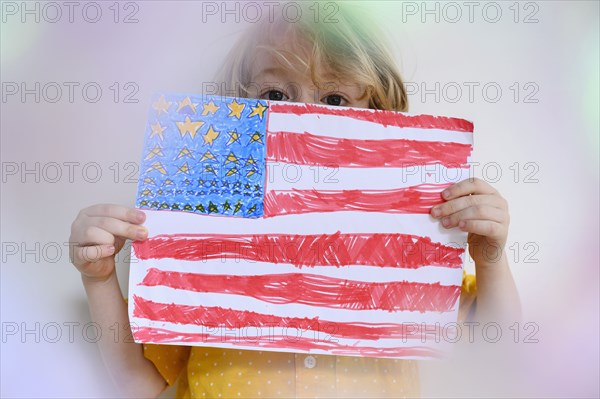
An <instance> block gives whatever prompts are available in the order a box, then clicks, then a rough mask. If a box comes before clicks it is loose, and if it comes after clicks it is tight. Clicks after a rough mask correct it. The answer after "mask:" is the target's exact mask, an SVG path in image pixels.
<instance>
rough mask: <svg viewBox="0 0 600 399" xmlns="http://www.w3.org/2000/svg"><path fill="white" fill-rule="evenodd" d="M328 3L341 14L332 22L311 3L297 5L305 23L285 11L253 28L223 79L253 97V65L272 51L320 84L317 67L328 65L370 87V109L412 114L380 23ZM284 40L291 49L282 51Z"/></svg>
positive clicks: (344, 77)
mask: <svg viewBox="0 0 600 399" xmlns="http://www.w3.org/2000/svg"><path fill="white" fill-rule="evenodd" d="M303 3H304V4H303ZM309 3H313V2H309ZM314 4H315V3H313V5H314ZM327 4H335V6H336V8H335V10H336V11H337V12H335V14H334V15H332V16H331V18H330V19H329V20H327V19H326V18H325V16H324V15H323V16H321V18H320V19H319V20H316V21H315V14H314V9H308V6H307V5H306V2H295V5H296V6H297V7H300V9H301V10H302V17H301V18H300V20H299V21H297V22H290V21H289V20H286V18H284V17H283V15H282V13H281V14H279V17H277V15H278V14H275V18H274V19H273V20H272V22H271V21H269V20H268V19H265V20H264V21H263V22H260V23H258V24H256V25H255V26H253V27H252V28H251V29H250V30H249V31H248V32H245V34H244V35H243V37H242V38H241V39H240V40H239V41H238V42H237V43H236V45H235V46H234V48H233V49H232V50H231V51H230V53H229V55H228V56H227V58H226V60H225V63H224V65H223V67H222V68H221V73H220V75H219V76H218V78H217V81H219V82H222V83H224V85H225V86H226V87H229V88H230V89H233V92H234V93H235V95H236V96H237V97H249V95H248V91H249V86H250V85H251V84H252V82H251V79H252V77H251V70H252V65H253V63H254V61H255V60H256V57H257V54H258V50H260V49H263V50H267V51H272V52H273V54H274V55H275V56H276V59H278V60H279V61H280V63H281V64H282V65H283V66H285V67H287V68H294V65H295V63H293V62H291V61H290V59H292V58H293V59H295V60H296V62H297V63H300V65H303V66H304V67H306V68H308V69H309V70H310V76H311V79H312V81H313V83H314V84H315V85H317V86H320V85H321V84H322V82H321V79H320V77H319V76H317V71H316V68H317V66H318V65H325V66H327V67H328V69H330V70H331V72H333V73H334V74H335V75H336V76H337V77H338V79H339V80H340V81H343V80H346V81H351V82H352V83H355V84H359V85H362V86H363V87H366V90H365V93H364V94H363V98H364V96H366V97H367V98H368V99H369V108H373V109H385V110H395V111H403V112H406V111H407V110H408V98H407V95H406V90H405V87H404V83H403V82H402V78H401V76H400V73H399V72H398V69H397V67H396V64H395V62H394V60H393V57H392V56H391V53H390V51H389V50H388V48H387V47H386V46H385V44H384V43H383V40H382V38H383V35H382V34H381V32H379V31H378V30H377V29H376V25H375V23H374V22H373V21H371V20H369V18H368V16H365V15H364V11H360V10H357V9H355V8H354V9H353V8H352V7H351V6H348V5H342V4H341V3H332V2H328V3H327ZM309 6H310V5H309ZM282 39H284V40H285V42H284V43H285V47H286V50H282V49H281V46H280V45H281V43H282ZM311 46H312V48H311ZM223 91H224V90H221V94H222V95H226V93H224V92H223ZM227 92H228V93H231V91H227Z"/></svg>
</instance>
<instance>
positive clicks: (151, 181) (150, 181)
mask: <svg viewBox="0 0 600 399" xmlns="http://www.w3.org/2000/svg"><path fill="white" fill-rule="evenodd" d="M144 184H156V183H155V182H154V179H153V178H151V177H146V178H144Z"/></svg>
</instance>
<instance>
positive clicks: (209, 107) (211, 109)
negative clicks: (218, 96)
mask: <svg viewBox="0 0 600 399" xmlns="http://www.w3.org/2000/svg"><path fill="white" fill-rule="evenodd" d="M218 109H219V107H217V106H216V105H215V103H214V102H213V101H212V100H211V101H210V102H209V103H208V104H204V109H203V110H202V115H208V114H209V113H211V114H213V115H214V114H215V112H217V110H218Z"/></svg>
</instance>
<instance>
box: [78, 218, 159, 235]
mask: <svg viewBox="0 0 600 399" xmlns="http://www.w3.org/2000/svg"><path fill="white" fill-rule="evenodd" d="M88 222H89V225H91V226H96V227H99V228H101V229H102V230H104V231H107V232H109V233H110V234H112V235H113V236H119V237H123V238H129V239H130V240H145V239H146V238H147V237H148V229H146V228H145V227H144V226H140V225H137V224H131V223H127V222H124V221H122V220H119V219H115V218H111V217H104V216H99V217H98V216H95V217H90V218H88Z"/></svg>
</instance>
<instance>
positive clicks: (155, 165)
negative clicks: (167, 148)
mask: <svg viewBox="0 0 600 399" xmlns="http://www.w3.org/2000/svg"><path fill="white" fill-rule="evenodd" d="M153 170H158V171H159V172H160V173H162V174H163V175H166V174H167V171H166V170H165V167H164V166H163V165H162V163H160V162H154V163H153V164H152V165H150V167H149V168H148V170H147V171H146V173H148V172H151V171H153Z"/></svg>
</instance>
